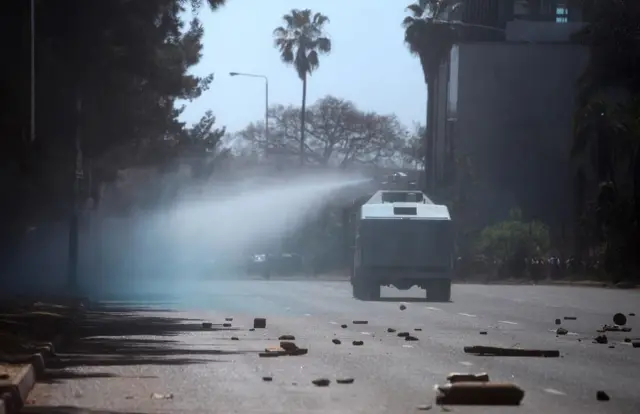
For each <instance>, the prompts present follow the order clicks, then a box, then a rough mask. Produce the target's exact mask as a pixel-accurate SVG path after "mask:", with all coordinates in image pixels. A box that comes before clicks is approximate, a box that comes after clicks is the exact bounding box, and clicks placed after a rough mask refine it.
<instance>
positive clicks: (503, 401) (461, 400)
mask: <svg viewBox="0 0 640 414" xmlns="http://www.w3.org/2000/svg"><path fill="white" fill-rule="evenodd" d="M436 391H437V393H438V394H437V396H436V404H439V405H520V403H521V402H522V399H523V398H524V391H523V390H522V389H521V388H520V387H518V386H517V385H515V384H491V383H488V382H459V383H455V384H446V385H442V386H436Z"/></svg>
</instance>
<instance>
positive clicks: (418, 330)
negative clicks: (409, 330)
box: [413, 328, 422, 332]
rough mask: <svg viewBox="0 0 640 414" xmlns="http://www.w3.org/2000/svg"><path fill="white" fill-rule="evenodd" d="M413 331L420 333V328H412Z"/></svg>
mask: <svg viewBox="0 0 640 414" xmlns="http://www.w3.org/2000/svg"><path fill="white" fill-rule="evenodd" d="M413 330H414V331H417V332H421V331H422V328H414V329H413Z"/></svg>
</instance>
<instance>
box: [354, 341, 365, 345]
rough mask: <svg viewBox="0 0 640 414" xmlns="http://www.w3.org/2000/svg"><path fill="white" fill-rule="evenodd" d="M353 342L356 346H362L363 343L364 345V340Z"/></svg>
mask: <svg viewBox="0 0 640 414" xmlns="http://www.w3.org/2000/svg"><path fill="white" fill-rule="evenodd" d="M352 344H353V345H354V346H362V345H364V342H363V341H353V342H352Z"/></svg>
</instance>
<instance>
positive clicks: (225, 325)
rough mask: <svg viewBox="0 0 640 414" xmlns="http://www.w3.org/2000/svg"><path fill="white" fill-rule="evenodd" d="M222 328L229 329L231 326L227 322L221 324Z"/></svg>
mask: <svg viewBox="0 0 640 414" xmlns="http://www.w3.org/2000/svg"><path fill="white" fill-rule="evenodd" d="M222 327H223V328H231V324H230V323H229V322H225V323H223V324H222Z"/></svg>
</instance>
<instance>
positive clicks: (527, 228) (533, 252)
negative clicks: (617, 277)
mask: <svg viewBox="0 0 640 414" xmlns="http://www.w3.org/2000/svg"><path fill="white" fill-rule="evenodd" d="M510 216H511V217H510V218H509V220H506V221H503V222H500V223H496V224H494V225H491V226H488V227H485V228H484V229H483V230H482V231H481V233H480V236H479V237H478V240H477V242H476V246H475V248H476V252H477V253H480V254H483V255H485V256H486V257H488V258H491V259H498V260H500V261H502V262H503V263H511V264H513V263H516V262H517V263H518V264H524V259H525V258H531V257H535V256H542V255H544V254H545V253H547V251H548V249H549V243H550V242H549V229H548V228H547V226H546V225H544V224H543V223H540V222H537V221H532V222H528V223H527V222H524V221H522V213H521V212H520V210H517V209H515V210H512V211H511V214H510Z"/></svg>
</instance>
